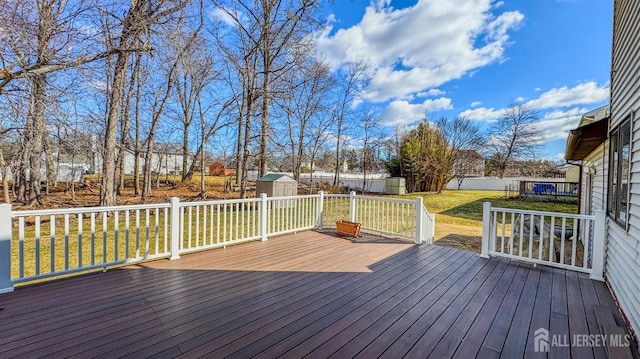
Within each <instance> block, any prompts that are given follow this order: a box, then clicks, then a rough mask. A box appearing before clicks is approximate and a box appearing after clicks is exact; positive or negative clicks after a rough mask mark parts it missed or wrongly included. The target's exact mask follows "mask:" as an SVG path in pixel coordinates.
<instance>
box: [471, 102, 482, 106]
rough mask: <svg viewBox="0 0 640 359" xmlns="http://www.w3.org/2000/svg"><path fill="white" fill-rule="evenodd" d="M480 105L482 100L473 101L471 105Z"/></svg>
mask: <svg viewBox="0 0 640 359" xmlns="http://www.w3.org/2000/svg"><path fill="white" fill-rule="evenodd" d="M480 105H482V102H480V101H473V102H472V103H471V107H478V106H480Z"/></svg>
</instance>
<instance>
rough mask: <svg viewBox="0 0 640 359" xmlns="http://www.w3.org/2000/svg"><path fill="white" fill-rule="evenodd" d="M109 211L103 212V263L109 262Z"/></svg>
mask: <svg viewBox="0 0 640 359" xmlns="http://www.w3.org/2000/svg"><path fill="white" fill-rule="evenodd" d="M108 223H109V222H108V220H107V211H104V212H102V264H104V263H107V233H108V232H107V224H108Z"/></svg>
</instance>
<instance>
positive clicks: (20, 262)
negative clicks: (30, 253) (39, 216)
mask: <svg viewBox="0 0 640 359" xmlns="http://www.w3.org/2000/svg"><path fill="white" fill-rule="evenodd" d="M18 256H19V259H18V266H19V269H18V271H19V276H20V278H24V217H18Z"/></svg>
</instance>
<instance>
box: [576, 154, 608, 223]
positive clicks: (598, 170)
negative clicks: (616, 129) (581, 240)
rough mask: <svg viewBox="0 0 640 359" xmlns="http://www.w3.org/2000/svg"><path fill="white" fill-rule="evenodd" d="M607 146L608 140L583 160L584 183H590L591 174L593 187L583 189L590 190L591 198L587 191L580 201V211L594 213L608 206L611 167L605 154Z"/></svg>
mask: <svg viewBox="0 0 640 359" xmlns="http://www.w3.org/2000/svg"><path fill="white" fill-rule="evenodd" d="M605 148H607V149H608V148H609V144H608V142H605V143H603V144H602V145H600V146H599V147H598V148H597V149H596V150H595V151H593V152H592V153H591V154H589V156H587V157H585V159H584V160H583V162H582V183H583V184H584V183H588V177H589V175H591V188H589V189H583V192H584V191H588V194H589V195H590V197H591V200H590V201H588V200H587V198H586V197H587V193H585V195H584V196H583V197H582V200H581V202H580V213H584V214H593V213H594V211H596V210H604V209H606V207H607V197H606V193H607V192H606V191H607V190H606V188H607V177H608V175H607V174H608V171H609V168H608V166H607V158H606V156H605V155H604V154H605V152H606V151H605ZM589 202H590V203H589Z"/></svg>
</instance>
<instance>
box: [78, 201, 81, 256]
mask: <svg viewBox="0 0 640 359" xmlns="http://www.w3.org/2000/svg"><path fill="white" fill-rule="evenodd" d="M81 267H82V213H78V268H81Z"/></svg>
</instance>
